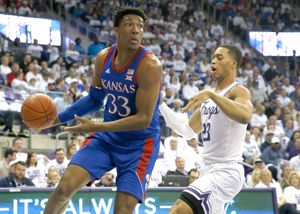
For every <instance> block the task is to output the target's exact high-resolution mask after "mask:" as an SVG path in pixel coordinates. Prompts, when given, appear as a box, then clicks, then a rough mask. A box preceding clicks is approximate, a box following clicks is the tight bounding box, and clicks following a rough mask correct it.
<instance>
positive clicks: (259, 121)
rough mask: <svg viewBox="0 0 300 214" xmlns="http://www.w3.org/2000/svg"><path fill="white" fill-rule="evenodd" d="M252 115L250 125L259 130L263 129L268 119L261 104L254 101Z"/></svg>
mask: <svg viewBox="0 0 300 214" xmlns="http://www.w3.org/2000/svg"><path fill="white" fill-rule="evenodd" d="M254 110H255V111H254V113H253V115H252V118H251V121H250V125H251V126H252V127H253V126H258V127H260V128H261V129H263V128H264V127H265V126H266V125H267V122H268V117H267V115H266V114H265V107H264V106H263V105H262V104H261V102H259V101H256V102H255V103H254Z"/></svg>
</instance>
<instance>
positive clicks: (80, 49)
mask: <svg viewBox="0 0 300 214" xmlns="http://www.w3.org/2000/svg"><path fill="white" fill-rule="evenodd" d="M74 47H75V50H76V51H78V52H79V53H80V54H86V51H85V50H84V47H83V46H82V45H81V38H79V37H77V38H76V39H75V46H74Z"/></svg>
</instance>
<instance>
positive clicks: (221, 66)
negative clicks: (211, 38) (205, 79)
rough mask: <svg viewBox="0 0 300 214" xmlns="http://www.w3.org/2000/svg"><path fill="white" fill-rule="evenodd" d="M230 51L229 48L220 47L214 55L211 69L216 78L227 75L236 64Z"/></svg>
mask: <svg viewBox="0 0 300 214" xmlns="http://www.w3.org/2000/svg"><path fill="white" fill-rule="evenodd" d="M228 52H229V50H228V49H226V48H222V47H219V48H217V49H216V50H215V52H214V53H213V55H212V61H211V71H212V75H213V77H214V78H216V79H219V78H224V77H226V76H227V74H228V72H230V71H231V70H232V69H233V68H234V66H235V61H234V60H233V58H232V57H231V56H230V55H229V53H228Z"/></svg>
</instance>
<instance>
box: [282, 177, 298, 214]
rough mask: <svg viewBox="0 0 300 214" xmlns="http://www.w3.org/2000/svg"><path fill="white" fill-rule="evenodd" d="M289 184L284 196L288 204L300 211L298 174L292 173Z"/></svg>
mask: <svg viewBox="0 0 300 214" xmlns="http://www.w3.org/2000/svg"><path fill="white" fill-rule="evenodd" d="M288 183H289V184H290V185H289V186H287V187H286V188H285V189H284V191H283V195H284V198H285V200H286V202H287V203H290V204H293V205H295V206H296V209H297V210H298V211H300V201H299V195H300V175H299V173H298V172H295V171H292V172H291V173H290V174H289V177H288Z"/></svg>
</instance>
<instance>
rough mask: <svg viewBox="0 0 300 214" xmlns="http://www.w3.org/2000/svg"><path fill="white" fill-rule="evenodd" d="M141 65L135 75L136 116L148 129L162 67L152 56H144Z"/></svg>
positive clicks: (157, 92)
mask: <svg viewBox="0 0 300 214" xmlns="http://www.w3.org/2000/svg"><path fill="white" fill-rule="evenodd" d="M141 63H143V64H141V65H140V66H139V68H138V70H137V74H136V80H137V84H138V90H137V92H136V101H135V104H136V108H137V115H138V116H139V117H140V118H142V120H143V121H144V123H145V124H146V127H148V125H149V124H150V123H151V121H152V117H153V113H154V108H155V105H156V103H157V102H158V97H159V94H160V86H161V75H162V65H161V63H160V61H159V60H158V59H157V58H156V57H155V56H154V55H153V54H148V55H146V57H145V58H144V60H143V61H142V62H141Z"/></svg>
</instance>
